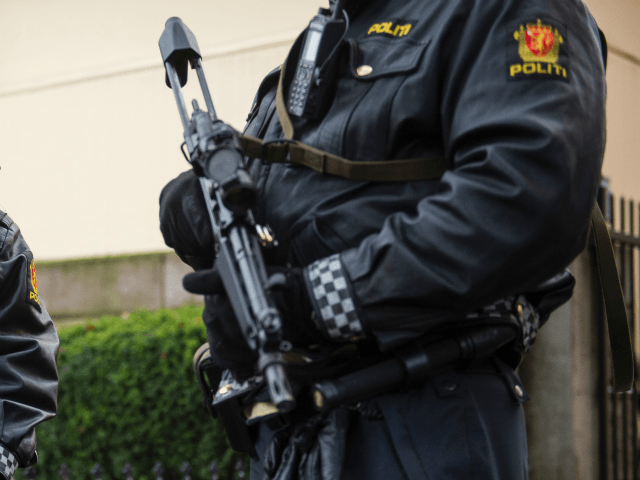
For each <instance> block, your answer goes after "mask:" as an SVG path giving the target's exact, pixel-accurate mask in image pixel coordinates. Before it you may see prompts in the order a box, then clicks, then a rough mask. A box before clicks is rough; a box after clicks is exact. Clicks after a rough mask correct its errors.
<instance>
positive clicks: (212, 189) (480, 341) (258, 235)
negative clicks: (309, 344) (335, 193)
mask: <svg viewBox="0 0 640 480" xmlns="http://www.w3.org/2000/svg"><path fill="white" fill-rule="evenodd" d="M159 45H160V52H161V54H162V60H163V62H164V65H165V69H166V78H165V81H166V84H167V86H169V87H170V88H171V89H172V90H173V93H174V96H175V99H176V103H177V105H178V111H179V113H180V118H181V120H182V125H183V127H184V139H185V141H184V143H183V145H182V147H184V146H185V145H186V147H187V150H188V156H187V154H186V153H185V152H184V148H182V153H183V154H184V156H185V158H186V159H187V161H188V162H189V163H190V164H191V165H192V167H193V168H194V170H195V171H196V173H197V174H198V175H199V176H200V186H201V188H202V193H203V194H204V198H205V202H206V205H207V209H208V213H209V217H210V220H211V225H212V229H213V237H214V243H215V255H216V261H215V262H216V266H217V268H218V270H219V272H220V276H221V278H222V282H223V285H224V288H225V291H226V293H227V295H228V297H229V300H230V302H231V305H232V307H233V311H234V313H235V316H236V318H237V320H238V323H239V324H240V328H241V330H242V332H243V334H244V337H245V340H246V342H247V345H248V346H249V347H250V348H251V350H252V351H253V352H255V353H256V355H257V357H258V361H257V367H258V372H259V375H258V376H257V377H254V378H252V379H249V380H248V381H246V382H245V383H244V384H242V385H240V384H237V382H235V380H234V379H232V378H231V379H230V378H228V375H226V373H225V375H226V378H225V379H224V382H222V383H226V386H228V387H230V389H229V390H227V389H225V388H222V389H221V390H218V391H217V393H216V395H215V396H214V395H212V392H211V389H208V387H206V386H205V385H203V383H204V382H203V378H202V375H201V372H200V371H201V370H203V369H204V370H206V367H205V368H202V367H203V365H206V364H207V362H208V359H207V354H208V352H207V348H205V347H208V345H207V344H205V345H203V346H202V347H200V349H198V351H197V352H196V355H195V356H194V370H196V375H197V376H198V381H199V382H200V384H201V387H202V388H203V390H205V392H208V393H205V401H206V403H207V405H206V406H207V408H209V410H210V411H211V413H212V414H213V415H214V416H216V415H217V413H220V418H221V420H222V421H223V424H224V427H225V431H226V433H227V436H228V437H229V441H230V443H231V446H232V447H233V448H234V449H235V450H237V451H243V452H249V453H250V454H251V455H252V456H254V455H255V450H253V445H252V442H251V440H250V438H249V437H248V433H247V431H246V418H245V417H243V415H242V413H241V412H240V411H239V409H238V408H237V407H238V405H236V406H235V407H234V408H229V405H228V403H227V402H229V400H233V401H235V402H238V401H239V397H241V396H242V395H243V394H245V393H247V392H249V391H251V390H253V389H255V388H257V387H259V386H260V385H262V384H263V382H264V383H266V385H267V387H268V392H269V396H270V400H271V402H272V403H273V404H274V405H275V407H276V408H277V410H278V412H280V413H287V412H290V411H291V410H293V409H294V408H295V406H296V400H295V398H294V395H293V393H292V388H291V385H290V382H289V380H288V377H287V372H286V370H285V366H286V362H285V359H284V355H283V354H284V353H286V352H288V351H290V350H291V348H292V345H291V344H290V343H289V342H288V341H286V340H285V339H283V338H282V321H281V318H280V314H279V312H278V310H277V309H276V308H275V306H274V305H275V303H274V302H273V300H272V298H271V295H270V288H271V287H273V286H275V285H277V284H278V279H277V278H275V276H274V277H271V278H269V277H268V275H267V272H266V268H265V265H264V260H263V258H262V254H261V249H260V246H261V244H262V245H265V244H267V243H269V242H270V241H271V242H273V239H272V237H271V233H270V232H269V231H268V229H265V228H264V227H261V226H260V225H257V224H256V223H255V221H254V218H253V215H252V212H251V208H253V207H254V206H255V204H256V201H257V194H256V187H255V185H254V183H253V181H252V180H251V178H250V177H249V175H248V173H247V171H246V169H245V160H244V153H243V150H242V147H241V145H240V143H239V140H238V136H237V134H236V132H235V131H234V130H233V129H232V128H231V127H229V126H228V125H226V124H225V123H223V122H222V121H220V120H219V119H217V117H216V114H215V110H214V107H213V102H212V100H211V95H210V93H209V89H208V87H207V82H206V79H205V76H204V72H203V69H202V56H201V54H200V51H199V48H198V44H197V41H196V38H195V36H194V35H193V33H192V32H191V31H190V30H189V29H188V28H187V26H186V25H185V24H184V23H183V22H182V20H180V19H179V18H177V17H172V18H170V19H169V20H167V22H166V25H165V30H164V32H163V33H162V36H161V37H160V42H159ZM189 65H190V66H191V68H193V69H194V70H195V71H196V73H197V75H198V80H199V82H200V88H201V90H202V94H203V96H204V99H205V102H206V106H207V111H206V112H205V111H203V110H201V109H200V108H199V106H198V103H197V102H196V100H193V102H192V105H193V113H192V116H191V118H189V116H188V114H187V109H186V107H185V103H184V98H183V96H182V90H181V87H183V86H184V85H185V84H186V82H187V72H188V67H189ZM514 337H515V332H514V330H513V329H512V328H511V327H508V326H501V327H496V326H494V327H488V328H486V327H485V328H483V329H479V330H478V331H475V332H468V333H467V334H465V335H461V336H458V337H455V338H451V339H448V340H445V341H442V342H438V343H435V344H431V345H426V346H421V347H414V348H409V349H404V350H403V351H402V352H400V353H396V354H395V355H391V356H389V357H388V360H385V361H382V362H379V363H376V364H374V365H371V366H370V367H367V368H365V369H361V370H357V371H355V372H353V373H350V374H348V375H345V376H342V377H339V378H335V379H327V380H322V381H318V382H316V383H314V384H313V385H312V388H311V394H312V396H313V399H314V401H315V407H316V408H317V409H318V410H320V411H325V410H328V409H330V408H333V407H336V406H339V405H341V404H345V403H351V402H354V401H358V400H360V399H364V398H367V397H369V396H373V395H376V394H380V393H383V392H386V391H389V390H396V389H402V388H405V387H411V386H413V385H416V384H419V383H421V382H424V381H425V380H426V378H427V377H429V376H430V375H433V374H435V373H438V372H439V371H441V370H442V369H443V368H448V367H451V366H454V365H456V364H457V365H459V364H460V363H461V362H471V361H473V360H477V359H480V358H486V357H487V356H489V355H490V354H492V353H493V352H494V351H495V350H496V349H497V348H499V347H500V346H502V345H505V344H506V343H508V342H509V341H511V340H513V338H514ZM209 380H210V381H211V377H209ZM232 385H233V386H232ZM211 387H212V388H213V389H215V388H216V385H211Z"/></svg>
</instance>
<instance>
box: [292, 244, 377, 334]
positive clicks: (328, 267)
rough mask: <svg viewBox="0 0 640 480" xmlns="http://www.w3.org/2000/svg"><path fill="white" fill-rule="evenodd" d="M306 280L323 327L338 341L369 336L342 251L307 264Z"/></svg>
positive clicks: (318, 318)
mask: <svg viewBox="0 0 640 480" xmlns="http://www.w3.org/2000/svg"><path fill="white" fill-rule="evenodd" d="M304 279H305V284H306V287H307V290H308V292H309V297H310V298H311V303H312V305H313V309H314V312H315V314H316V319H317V323H318V327H319V328H320V329H321V330H323V331H324V332H326V334H327V335H328V336H329V337H330V338H331V339H333V340H337V341H358V340H361V339H363V338H365V331H364V328H363V325H362V322H361V321H360V318H361V316H360V315H359V314H358V308H357V303H356V300H355V298H354V296H353V294H352V289H351V286H350V284H349V280H348V279H347V276H346V274H345V272H344V270H343V268H342V262H341V260H340V255H339V254H335V255H332V256H330V257H326V258H322V259H320V260H317V261H315V262H313V263H312V264H310V265H308V266H307V267H305V269H304Z"/></svg>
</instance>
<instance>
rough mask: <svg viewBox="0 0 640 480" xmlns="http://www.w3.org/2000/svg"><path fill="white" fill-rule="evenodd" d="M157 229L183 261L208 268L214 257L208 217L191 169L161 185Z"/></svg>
mask: <svg viewBox="0 0 640 480" xmlns="http://www.w3.org/2000/svg"><path fill="white" fill-rule="evenodd" d="M160 231H161V232H162V236H163V237H164V242H165V243H166V244H167V246H169V247H171V248H173V249H174V250H175V251H176V253H177V254H178V256H179V257H180V258H181V259H182V261H184V262H185V263H187V264H189V265H191V266H192V267H193V268H194V269H195V270H202V269H204V268H211V266H212V265H213V260H214V258H215V257H214V250H213V244H214V243H213V232H212V230H211V220H210V219H209V214H208V212H207V206H206V204H205V202H204V196H203V195H202V188H201V187H200V181H199V180H198V177H197V175H196V174H195V173H194V172H193V170H189V171H187V172H183V173H181V174H180V175H179V176H178V177H177V178H175V179H173V180H171V181H170V182H169V183H168V184H167V185H166V186H165V187H164V188H163V189H162V193H161V194H160Z"/></svg>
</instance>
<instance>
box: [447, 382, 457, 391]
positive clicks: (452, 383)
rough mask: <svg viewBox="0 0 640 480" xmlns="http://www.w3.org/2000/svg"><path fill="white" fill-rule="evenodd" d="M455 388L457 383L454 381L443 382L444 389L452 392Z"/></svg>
mask: <svg viewBox="0 0 640 480" xmlns="http://www.w3.org/2000/svg"><path fill="white" fill-rule="evenodd" d="M456 388H458V385H457V384H456V383H454V382H447V383H445V384H444V389H445V390H448V391H449V392H453V391H454V390H455V389H456Z"/></svg>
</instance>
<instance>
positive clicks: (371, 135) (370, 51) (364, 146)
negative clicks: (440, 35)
mask: <svg viewBox="0 0 640 480" xmlns="http://www.w3.org/2000/svg"><path fill="white" fill-rule="evenodd" d="M428 46H429V42H425V43H415V42H412V41H409V40H405V39H403V40H396V39H387V38H366V39H364V40H361V41H359V42H355V41H353V40H351V41H349V44H348V59H347V64H348V69H347V72H345V74H344V76H343V77H342V78H341V79H340V81H339V82H338V84H337V91H336V96H335V100H334V103H333V105H332V107H331V109H330V111H329V113H328V116H327V121H326V122H324V123H325V125H326V126H325V127H324V130H325V131H323V132H322V137H321V138H323V139H324V138H327V137H329V135H327V133H329V132H327V131H326V130H328V128H331V133H332V134H334V135H335V136H336V137H338V138H339V142H340V144H339V145H337V146H336V147H337V150H339V151H340V152H341V155H342V156H344V157H346V158H349V159H351V160H356V161H375V160H390V159H392V158H393V157H392V154H393V146H392V145H391V144H390V139H391V138H392V136H393V135H394V133H393V132H392V130H394V129H395V128H396V126H398V125H401V124H402V122H403V119H404V115H405V114H404V113H403V112H404V110H405V108H404V106H403V105H399V106H396V97H397V95H398V92H399V91H400V90H401V89H402V88H403V85H404V84H405V82H406V80H407V79H409V78H411V77H412V76H413V75H418V74H419V70H420V66H421V64H422V59H423V57H424V55H425V51H426V50H427V48H428ZM414 100H415V96H414ZM394 107H396V108H394ZM392 115H393V118H392ZM398 116H400V117H402V118H396V117H398ZM398 158H401V157H398Z"/></svg>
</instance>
